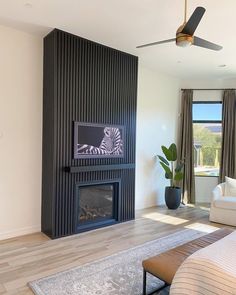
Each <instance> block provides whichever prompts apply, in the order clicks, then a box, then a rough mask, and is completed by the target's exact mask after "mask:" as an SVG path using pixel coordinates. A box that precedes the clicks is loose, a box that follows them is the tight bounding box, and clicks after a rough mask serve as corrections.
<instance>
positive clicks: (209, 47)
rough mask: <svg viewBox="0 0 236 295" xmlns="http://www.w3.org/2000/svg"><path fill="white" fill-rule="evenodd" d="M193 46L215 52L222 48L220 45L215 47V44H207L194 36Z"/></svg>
mask: <svg viewBox="0 0 236 295" xmlns="http://www.w3.org/2000/svg"><path fill="white" fill-rule="evenodd" d="M193 45H195V46H199V47H203V48H207V49H211V50H215V51H219V50H221V49H222V48H223V47H222V46H220V45H217V44H215V43H212V42H209V41H207V40H204V39H201V38H199V37H195V36H194V39H193Z"/></svg>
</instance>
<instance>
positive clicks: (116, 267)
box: [29, 229, 204, 295]
mask: <svg viewBox="0 0 236 295" xmlns="http://www.w3.org/2000/svg"><path fill="white" fill-rule="evenodd" d="M202 235H204V234H203V233H202V232H198V231H196V230H192V229H186V230H183V231H180V232H177V233H174V234H171V235H169V236H167V237H164V238H160V239H157V240H154V241H151V242H147V243H145V244H142V245H140V246H137V247H135V248H131V249H129V250H125V251H122V252H119V253H117V254H114V255H112V256H108V257H106V258H103V259H100V260H97V261H95V262H93V263H88V264H85V265H82V266H79V267H76V268H73V269H70V270H68V271H64V272H60V273H57V274H55V275H52V276H49V277H45V278H42V279H40V280H36V281H34V282H31V283H29V286H30V287H31V289H32V290H33V292H34V293H35V294H36V295H75V294H76V295H92V294H94V295H95V294H96V295H141V294H142V280H143V279H142V276H143V270H142V260H144V259H146V258H148V257H152V256H154V255H157V254H159V253H161V252H164V251H166V250H168V249H171V248H174V247H176V246H178V245H181V244H184V243H186V242H188V241H190V240H193V239H196V238H198V237H200V236H202ZM161 284H163V283H162V282H161V281H160V280H158V279H156V278H154V277H153V276H149V277H148V281H147V286H148V288H149V290H148V292H153V291H155V289H157V288H158V287H159V286H160V285H161Z"/></svg>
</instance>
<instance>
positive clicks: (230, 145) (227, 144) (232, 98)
mask: <svg viewBox="0 0 236 295" xmlns="http://www.w3.org/2000/svg"><path fill="white" fill-rule="evenodd" d="M235 166H236V95H235V90H225V91H224V95H223V114H222V151H221V165H220V178H219V181H220V182H224V181H225V176H229V177H232V178H236V167H235Z"/></svg>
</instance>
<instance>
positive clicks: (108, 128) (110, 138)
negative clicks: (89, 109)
mask: <svg viewBox="0 0 236 295" xmlns="http://www.w3.org/2000/svg"><path fill="white" fill-rule="evenodd" d="M123 157H124V126H121V125H109V124H94V123H82V122H74V158H75V159H83V158H87V159H88V158H123Z"/></svg>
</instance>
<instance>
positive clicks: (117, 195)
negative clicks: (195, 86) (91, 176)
mask: <svg viewBox="0 0 236 295" xmlns="http://www.w3.org/2000/svg"><path fill="white" fill-rule="evenodd" d="M106 184H113V188H114V195H113V198H114V200H113V211H114V212H113V214H114V218H113V219H107V220H101V221H98V222H91V223H90V222H88V223H85V224H83V225H79V223H78V214H79V212H78V209H79V206H78V201H79V197H77V196H79V189H80V188H81V187H85V186H93V185H106ZM120 200H121V179H120V178H118V179H109V180H106V179H103V180H96V181H86V182H77V183H76V184H75V194H74V204H75V208H76V209H75V210H74V228H75V233H76V234H77V233H81V232H85V231H89V230H93V229H97V228H101V227H105V226H109V225H113V224H116V223H119V222H120V220H121V218H120ZM114 205H115V208H114Z"/></svg>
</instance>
